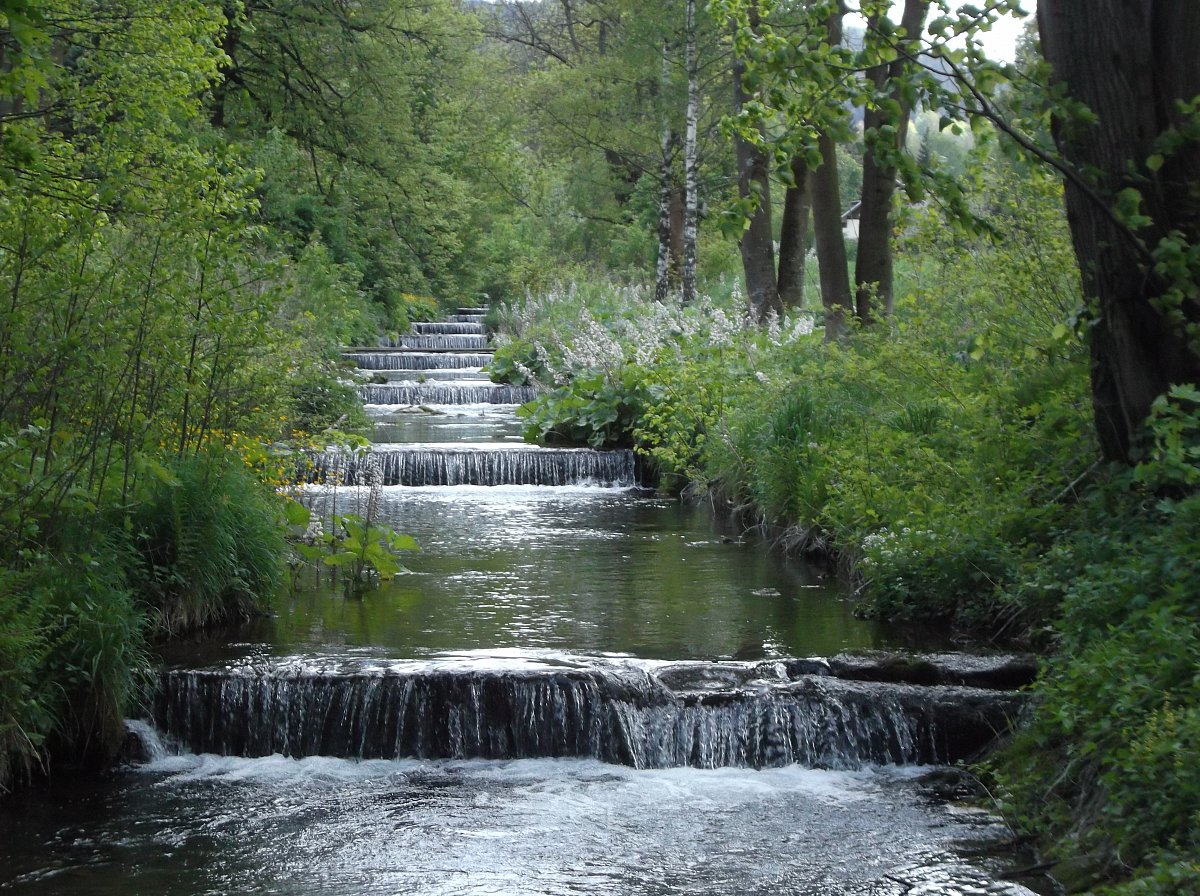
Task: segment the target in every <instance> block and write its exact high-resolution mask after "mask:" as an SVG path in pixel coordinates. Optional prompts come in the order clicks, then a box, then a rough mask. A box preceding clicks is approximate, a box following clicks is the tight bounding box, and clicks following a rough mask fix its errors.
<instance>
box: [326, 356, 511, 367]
mask: <svg viewBox="0 0 1200 896" xmlns="http://www.w3.org/2000/svg"><path fill="white" fill-rule="evenodd" d="M343 357H345V358H346V359H347V360H348V361H353V362H354V363H355V364H356V365H357V366H358V367H360V368H361V369H363V370H438V369H447V370H457V369H461V368H464V367H483V366H484V365H485V364H487V363H489V362H490V361H491V360H492V356H491V355H490V354H484V353H478V354H469V353H461V354H458V353H450V352H446V353H444V354H433V353H428V352H424V353H423V352H398V351H380V352H346V353H345V354H344V356H343Z"/></svg>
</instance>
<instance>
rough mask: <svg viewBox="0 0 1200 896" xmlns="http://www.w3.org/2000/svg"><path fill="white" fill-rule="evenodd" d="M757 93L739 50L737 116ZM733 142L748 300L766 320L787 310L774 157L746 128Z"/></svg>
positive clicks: (753, 313) (754, 314) (752, 17)
mask: <svg viewBox="0 0 1200 896" xmlns="http://www.w3.org/2000/svg"><path fill="white" fill-rule="evenodd" d="M747 26H748V28H749V33H750V35H751V36H753V34H754V33H755V31H756V30H757V29H758V26H759V15H758V8H757V6H752V7H751V8H750V10H749V15H748V17H747ZM753 93H755V91H753V90H748V89H747V72H746V62H745V60H744V59H743V58H742V55H741V53H740V52H738V53H735V56H734V60H733V98H734V99H733V111H734V115H735V116H741V115H742V113H743V111H744V110H745V109H746V108H747V104H748V103H749V102H750V101H751V96H752V94H753ZM755 101H756V102H757V100H755ZM733 142H734V155H735V156H736V158H737V177H738V180H737V184H738V197H739V199H740V200H741V202H742V207H743V209H744V210H745V214H746V216H747V217H746V224H745V227H744V229H743V231H742V235H741V239H740V240H739V241H738V247H739V248H740V249H741V253H742V269H743V271H744V272H745V275H746V299H747V302H748V304H749V312H750V317H751V319H753V320H762V319H764V318H765V317H766V316H767V314H768V313H771V312H775V313H778V312H780V311H782V310H783V305H782V304H781V302H780V299H779V284H778V281H777V280H776V274H775V246H774V241H773V240H774V235H773V233H772V231H771V157H770V155H769V153H768V152H767V148H766V146H765V145H764V141H763V140H761V139H753V138H752V136H751V135H750V134H747V133H746V132H745V131H744V130H742V129H739V130H737V131H735V133H734V137H733Z"/></svg>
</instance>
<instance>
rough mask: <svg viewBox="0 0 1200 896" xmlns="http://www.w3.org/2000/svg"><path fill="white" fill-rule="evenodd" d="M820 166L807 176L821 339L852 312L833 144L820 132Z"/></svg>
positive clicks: (841, 331) (830, 336)
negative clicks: (822, 323) (821, 319)
mask: <svg viewBox="0 0 1200 896" xmlns="http://www.w3.org/2000/svg"><path fill="white" fill-rule="evenodd" d="M818 145H819V146H820V149H821V167H820V168H817V169H816V170H814V171H813V173H812V174H811V175H810V178H811V184H812V211H813V241H814V242H815V243H816V247H817V267H818V268H819V270H820V273H821V306H822V307H823V308H824V309H825V341H826V342H832V341H833V340H835V339H840V338H841V337H842V336H843V335H845V333H846V322H847V320H848V319H849V318H850V317H852V316H853V315H854V298H853V296H852V295H851V292H850V267H849V265H848V264H847V261H846V238H845V235H844V234H843V232H842V197H841V192H840V189H839V187H838V175H837V147H836V146H835V145H834V142H833V138H832V137H828V136H825V135H822V136H821V138H820V140H819V143H818Z"/></svg>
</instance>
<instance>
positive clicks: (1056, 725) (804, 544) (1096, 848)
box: [497, 239, 1200, 893]
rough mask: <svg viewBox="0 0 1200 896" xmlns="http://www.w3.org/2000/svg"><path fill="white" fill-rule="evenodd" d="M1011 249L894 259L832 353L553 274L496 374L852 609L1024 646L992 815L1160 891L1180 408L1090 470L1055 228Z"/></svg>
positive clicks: (1167, 787)
mask: <svg viewBox="0 0 1200 896" xmlns="http://www.w3.org/2000/svg"><path fill="white" fill-rule="evenodd" d="M1023 245H1025V244H1023V243H1021V242H1019V241H1014V242H1011V243H1008V244H1003V245H996V244H986V245H983V246H980V245H978V244H976V245H973V246H972V247H971V248H970V250H969V251H967V250H964V249H961V248H960V250H958V252H957V253H954V252H951V253H949V255H948V256H945V257H939V259H938V267H939V270H940V271H941V274H940V275H939V276H936V277H935V276H933V272H932V271H931V270H929V269H928V268H927V266H926V262H924V261H923V260H922V259H920V258H912V259H910V260H909V261H908V262H907V263H908V264H909V265H910V266H911V267H910V269H909V276H910V278H911V282H912V283H916V284H919V285H920V288H919V289H915V288H910V289H909V290H908V293H907V295H906V296H905V297H904V298H903V299H901V300H900V301H899V302H898V304H897V308H896V311H895V314H894V315H893V317H892V318H891V319H890V321H889V322H888V324H887V325H886V326H885V327H880V328H876V329H874V330H872V331H869V332H862V333H856V334H854V335H853V336H852V338H850V339H848V340H847V341H845V342H843V343H838V344H825V343H823V341H822V340H821V338H820V336H819V335H818V334H817V333H810V332H809V331H810V330H811V324H810V323H809V322H808V321H806V319H805V316H804V315H793V316H791V317H785V318H784V319H782V320H776V321H771V322H769V323H768V325H767V326H765V327H763V328H762V329H750V330H741V329H740V327H739V326H738V325H737V324H736V322H735V321H736V317H735V315H736V314H737V313H738V311H737V307H738V304H737V300H736V298H735V300H734V302H732V303H731V304H730V305H722V304H721V303H719V302H712V301H705V302H701V303H698V304H697V305H694V306H691V307H689V308H684V309H680V308H668V307H662V306H659V307H658V308H657V309H656V310H655V311H654V312H653V313H652V314H651V315H650V316H649V317H650V320H649V322H646V315H645V312H644V311H640V312H639V311H635V309H637V308H644V302H641V301H640V298H639V297H638V296H637V295H635V294H633V293H632V292H631V291H628V290H625V291H622V290H611V291H609V293H608V294H605V293H604V292H603V291H599V290H594V289H592V290H588V289H582V288H581V289H577V290H574V291H572V290H570V289H565V290H558V291H556V292H552V293H549V294H546V295H544V296H541V297H536V298H533V299H530V300H528V301H527V302H526V303H524V304H523V305H518V306H514V307H513V308H511V309H508V310H507V311H505V312H504V313H501V314H499V315H497V322H498V324H499V326H500V327H501V330H502V331H505V330H507V332H509V334H510V341H509V343H508V344H507V345H506V346H504V347H502V348H501V350H500V353H499V354H500V359H501V360H500V367H501V369H502V370H506V371H508V372H509V375H510V377H511V378H513V379H523V380H526V381H537V382H541V383H544V384H546V391H545V393H544V394H543V396H542V397H540V398H539V399H538V400H537V401H536V402H535V403H534V405H533V406H532V407H531V408H530V409H529V410H528V411H527V412H526V416H527V419H528V420H529V421H530V427H529V430H528V435H530V436H532V437H535V438H541V439H545V440H547V441H556V440H565V441H567V442H571V441H588V442H590V443H591V444H593V445H598V444H611V445H628V446H632V447H634V448H635V449H636V450H638V451H639V452H641V453H643V454H644V455H646V456H647V457H650V458H652V459H653V460H654V461H655V462H656V463H657V464H658V465H659V468H660V470H661V471H662V474H663V481H664V483H667V484H668V485H671V484H672V483H673V486H674V488H675V489H676V490H683V491H686V492H690V493H693V494H701V495H702V494H707V495H715V496H717V498H719V499H720V500H723V501H725V502H727V503H728V504H729V506H730V507H732V508H734V510H735V511H736V512H737V513H738V514H740V515H742V516H743V517H746V518H748V519H749V520H751V521H753V522H755V523H761V524H764V525H766V526H770V527H774V530H775V531H781V532H786V533H788V534H787V537H786V539H785V540H786V541H787V542H788V543H790V544H791V545H792V546H793V547H794V548H795V549H798V550H801V551H803V550H815V551H817V552H819V553H821V554H823V555H825V556H833V557H836V558H838V559H839V562H840V563H841V564H842V566H843V567H844V568H846V569H848V570H849V571H850V572H851V574H852V575H853V576H854V580H855V584H856V588H857V590H858V593H859V595H860V598H861V602H862V611H863V612H864V613H866V614H868V615H870V616H872V617H874V618H878V619H881V620H895V621H902V622H907V621H916V620H922V621H934V622H937V623H939V624H943V625H949V626H951V627H954V628H957V629H959V630H961V631H963V632H966V633H969V634H970V636H971V637H972V638H974V639H976V640H983V641H984V642H987V641H999V642H1005V643H1018V644H1023V645H1027V646H1029V647H1032V648H1035V649H1037V650H1039V651H1041V652H1043V653H1044V654H1045V655H1046V657H1047V663H1046V667H1045V671H1044V673H1043V675H1042V677H1041V678H1040V680H1039V682H1038V684H1037V685H1036V686H1035V687H1034V688H1033V689H1032V698H1033V711H1032V713H1031V715H1030V721H1029V725H1028V727H1027V728H1026V729H1025V731H1024V732H1023V733H1022V735H1021V736H1019V737H1018V738H1017V739H1016V740H1015V741H1014V743H1013V744H1012V745H1011V747H1010V748H1009V749H1008V750H1007V751H1005V752H1004V753H1003V754H1002V755H1001V756H1000V757H997V758H996V759H994V760H993V761H992V762H991V763H990V765H989V768H990V771H991V774H992V775H993V778H992V783H993V785H994V786H995V788H996V790H997V792H998V793H1000V794H1002V795H1003V799H1004V805H1005V807H1006V811H1007V812H1009V813H1010V815H1011V818H1012V820H1013V822H1014V823H1016V824H1018V825H1020V826H1021V827H1022V828H1023V829H1024V830H1025V831H1026V832H1028V833H1029V834H1031V835H1032V836H1035V837H1036V838H1038V839H1039V842H1040V843H1041V845H1042V848H1043V849H1044V851H1045V854H1046V857H1047V861H1048V862H1051V863H1053V862H1061V863H1063V868H1064V869H1068V868H1069V869H1070V878H1071V883H1072V886H1073V888H1076V889H1082V890H1096V889H1097V888H1101V887H1104V886H1106V885H1110V884H1111V885H1113V886H1116V887H1117V889H1116V890H1114V891H1113V892H1121V893H1160V892H1161V893H1168V892H1178V891H1179V889H1178V887H1179V886H1183V889H1184V890H1186V889H1187V886H1186V885H1185V884H1187V883H1189V882H1195V880H1197V879H1198V878H1197V875H1198V874H1200V872H1198V871H1197V868H1196V866H1195V864H1194V863H1193V862H1192V860H1191V859H1190V858H1189V857H1190V856H1194V855H1195V854H1196V846H1197V842H1196V840H1195V837H1196V834H1195V830H1196V826H1195V825H1194V824H1193V819H1195V818H1196V817H1197V813H1198V812H1200V789H1198V788H1197V786H1196V784H1195V782H1194V781H1193V780H1192V776H1190V775H1189V773H1188V771H1187V769H1190V763H1189V762H1188V761H1187V760H1186V759H1183V758H1181V757H1188V756H1192V755H1195V754H1196V752H1197V749H1198V747H1200V717H1198V716H1197V715H1196V712H1195V706H1196V705H1197V699H1196V698H1197V694H1196V691H1195V681H1197V680H1198V679H1197V677H1196V670H1197V669H1198V668H1200V605H1198V604H1197V601H1196V598H1195V596H1196V595H1197V594H1200V578H1198V576H1200V573H1197V571H1196V564H1195V562H1194V558H1195V557H1196V556H1200V545H1198V544H1197V540H1196V539H1197V534H1196V533H1197V532H1198V531H1200V527H1198V526H1197V517H1196V514H1197V512H1198V509H1200V497H1198V496H1197V494H1196V485H1197V482H1200V472H1198V468H1197V465H1196V452H1195V448H1194V446H1195V444H1196V439H1197V437H1198V434H1200V400H1198V398H1197V396H1196V394H1195V392H1194V390H1191V389H1189V388H1187V387H1184V388H1181V389H1179V390H1177V391H1176V393H1175V394H1174V395H1173V396H1172V397H1170V398H1169V399H1168V398H1164V399H1163V400H1162V401H1161V402H1160V404H1159V406H1157V407H1158V409H1157V411H1156V413H1155V416H1154V417H1153V418H1152V419H1151V420H1150V421H1149V422H1148V426H1147V430H1146V434H1145V441H1144V445H1143V447H1142V449H1141V450H1142V453H1141V455H1140V456H1141V461H1140V462H1139V463H1138V464H1136V465H1135V466H1133V467H1124V466H1111V467H1110V466H1105V465H1102V464H1100V463H1099V462H1098V461H1096V460H1095V458H1096V457H1097V456H1098V454H1099V452H1098V449H1097V447H1096V443H1095V437H1094V431H1093V422H1092V410H1091V403H1090V398H1089V392H1088V383H1087V363H1086V362H1087V358H1086V347H1085V345H1084V343H1083V341H1082V340H1081V339H1080V338H1078V336H1077V334H1076V333H1074V332H1072V331H1071V330H1069V329H1067V328H1065V327H1063V326H1062V324H1061V321H1062V320H1063V319H1065V317H1066V316H1067V315H1068V314H1069V306H1070V305H1071V304H1072V303H1073V302H1075V301H1077V299H1076V295H1077V294H1076V293H1075V292H1074V290H1073V288H1072V287H1071V285H1070V280H1069V279H1068V278H1066V277H1063V276H1061V275H1062V274H1063V272H1067V273H1069V272H1070V270H1071V269H1072V266H1073V265H1072V261H1071V259H1070V253H1069V245H1068V244H1067V243H1066V242H1065V241H1063V240H1061V239H1060V240H1058V241H1057V242H1050V243H1042V244H1041V247H1040V248H1041V250H1043V254H1041V255H1040V256H1039V257H1037V258H1036V259H1035V258H1034V256H1033V255H1029V256H1025V255H1022V254H1021V253H1022V246H1023ZM1051 250H1054V251H1061V252H1062V258H1061V259H1060V262H1059V263H1060V265H1061V267H1059V268H1056V267H1055V266H1054V265H1051V266H1050V267H1049V268H1046V267H1043V265H1045V264H1046V263H1047V257H1046V254H1045V253H1046V252H1049V253H1050V254H1052V251H1051ZM947 270H953V271H954V277H953V279H952V280H951V279H948V278H947V277H946V276H945V272H946V271H947ZM1055 271H1057V273H1055ZM1055 284H1057V285H1058V286H1057V287H1055ZM1004 285H1007V286H1008V287H1009V288H1008V289H1004V288H1001V287H1002V286H1004ZM1054 288H1060V289H1061V290H1063V292H1062V293H1061V294H1059V295H1058V296H1057V299H1056V300H1055V299H1054V297H1055V293H1054V292H1053V289H1054ZM1017 296H1021V297H1022V298H1021V299H1019V300H1015V299H1014V297H1017ZM1055 301H1057V302H1058V303H1059V304H1057V305H1056V304H1055ZM1064 876H1066V874H1065V871H1064ZM1180 882H1183V883H1180ZM1173 887H1175V889H1172V888H1173ZM1106 892H1107V891H1106Z"/></svg>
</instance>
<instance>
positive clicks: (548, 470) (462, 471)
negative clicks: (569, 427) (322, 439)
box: [300, 446, 638, 487]
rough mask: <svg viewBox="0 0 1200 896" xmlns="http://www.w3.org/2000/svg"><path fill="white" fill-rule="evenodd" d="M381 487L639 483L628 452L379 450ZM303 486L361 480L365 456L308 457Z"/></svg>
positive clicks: (520, 448)
mask: <svg viewBox="0 0 1200 896" xmlns="http://www.w3.org/2000/svg"><path fill="white" fill-rule="evenodd" d="M370 456H371V457H372V458H373V459H374V461H373V462H378V464H379V469H380V471H381V472H382V474H383V484H384V485H407V486H429V485H492V486H495V485H549V486H556V485H582V484H586V483H595V484H597V485H604V486H617V487H632V486H635V485H637V483H638V472H637V463H636V460H635V458H634V454H633V452H632V451H629V450H620V451H593V450H591V449H589V448H537V447H534V446H513V447H495V448H491V447H488V448H481V447H466V446H464V447H450V446H437V447H425V446H413V447H377V448H375V449H374V450H372V451H371V452H370ZM307 465H308V469H307V470H306V471H305V472H302V473H301V475H300V479H301V481H305V482H324V483H329V482H337V483H339V484H345V485H354V484H357V483H360V482H362V481H363V475H364V473H365V467H366V455H363V454H360V453H355V454H351V453H348V452H343V451H337V450H329V451H325V452H320V453H316V454H313V455H311V456H310V457H309V458H308V460H307Z"/></svg>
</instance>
